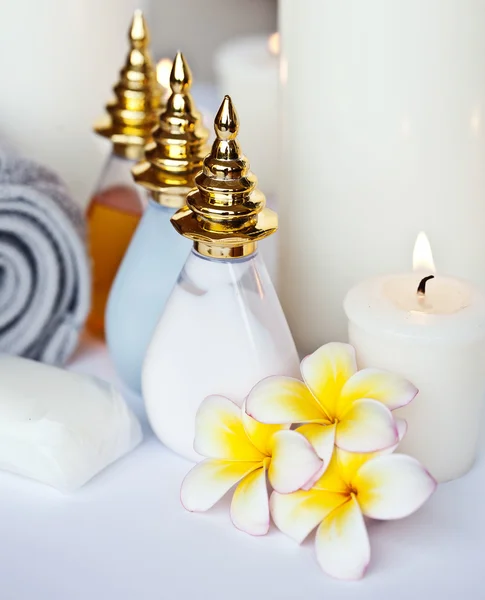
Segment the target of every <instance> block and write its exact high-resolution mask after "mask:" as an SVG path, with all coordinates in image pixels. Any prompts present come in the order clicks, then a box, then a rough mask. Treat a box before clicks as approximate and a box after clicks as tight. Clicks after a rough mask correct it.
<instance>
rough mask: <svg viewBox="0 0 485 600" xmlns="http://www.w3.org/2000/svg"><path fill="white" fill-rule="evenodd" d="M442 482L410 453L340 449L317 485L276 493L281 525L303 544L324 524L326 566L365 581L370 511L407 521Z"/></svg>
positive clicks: (321, 538) (321, 556)
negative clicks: (367, 518)
mask: <svg viewBox="0 0 485 600" xmlns="http://www.w3.org/2000/svg"><path fill="white" fill-rule="evenodd" d="M436 485H437V484H436V481H435V480H434V479H433V478H432V477H431V475H430V474H429V473H428V472H427V471H426V470H425V469H424V468H423V467H422V466H421V465H420V464H419V462H418V461H417V460H415V459H414V458H411V457H410V456H406V455H404V454H389V453H381V454H371V453H369V454H357V453H351V452H345V451H343V450H339V449H337V450H336V451H335V453H334V455H333V457H332V460H331V462H330V465H329V467H328V468H327V470H326V471H325V473H324V474H323V476H322V477H321V478H320V479H319V480H318V481H317V483H316V484H315V485H314V487H313V488H312V489H310V490H308V491H305V490H300V491H297V492H295V493H293V494H286V495H282V494H279V493H277V492H273V494H272V495H271V515H272V517H273V520H274V522H275V524H276V526H277V527H278V528H279V529H280V530H281V531H283V533H286V534H287V535H289V536H290V537H292V538H293V539H295V540H296V541H297V542H298V543H301V542H302V541H303V540H304V539H305V538H306V537H307V536H308V535H309V534H310V532H311V531H313V529H315V527H317V526H318V529H317V533H316V538H315V549H316V555H317V560H318V562H319V564H320V566H321V568H322V569H323V570H324V571H325V572H326V573H327V574H328V575H331V576H332V577H336V578H338V579H360V578H361V577H362V576H363V575H364V573H365V571H366V569H367V566H368V564H369V561H370V544H369V538H368V535H367V529H366V525H365V522H364V515H365V516H366V517H370V518H373V519H383V520H390V519H401V518H403V517H406V516H408V515H410V514H411V513H413V512H414V511H416V510H417V509H418V508H419V507H420V506H421V505H422V504H423V503H424V502H425V501H426V500H427V499H428V498H429V497H430V496H431V494H432V493H433V492H434V490H435V488H436Z"/></svg>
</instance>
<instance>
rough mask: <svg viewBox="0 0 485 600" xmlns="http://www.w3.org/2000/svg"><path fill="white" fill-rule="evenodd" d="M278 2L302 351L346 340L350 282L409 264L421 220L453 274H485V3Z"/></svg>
mask: <svg viewBox="0 0 485 600" xmlns="http://www.w3.org/2000/svg"><path fill="white" fill-rule="evenodd" d="M279 9H280V10H279V18H280V32H281V42H282V56H281V58H282V66H283V69H282V76H283V89H282V140H283V157H282V163H281V168H280V173H281V177H282V181H281V188H280V189H281V193H280V194H279V198H278V201H279V213H280V224H281V235H280V242H281V245H282V257H281V258H282V260H281V279H282V281H281V286H280V289H279V292H280V297H281V300H282V303H283V307H284V309H285V312H286V314H287V316H288V320H289V323H290V326H291V327H292V330H293V332H294V335H295V340H296V343H297V346H299V348H300V350H301V351H302V352H304V353H308V352H312V351H313V350H314V349H315V348H317V347H318V346H319V345H321V344H322V343H323V342H325V341H332V340H339V339H341V340H344V339H345V337H346V320H345V315H344V312H343V310H342V298H343V297H344V295H345V292H346V291H347V290H348V289H349V288H350V287H352V285H354V284H356V283H357V282H358V281H362V279H365V278H367V277H372V276H375V275H379V274H382V275H383V274H385V273H389V272H392V271H393V270H395V269H398V270H401V269H402V270H405V269H406V264H407V261H408V256H407V254H406V251H405V248H406V244H409V245H412V243H413V241H414V238H415V236H416V232H417V231H419V230H420V229H425V230H426V231H427V232H428V233H429V234H430V236H431V238H432V239H433V246H434V249H435V252H436V256H437V257H438V258H440V265H442V267H443V269H444V271H445V272H446V273H449V274H452V275H459V276H462V277H465V278H467V279H470V280H471V281H473V282H475V283H479V284H481V283H485V235H484V223H485V201H484V199H485V168H484V165H485V135H484V123H485V121H484V119H485V114H484V112H483V111H484V109H485V35H484V34H483V32H484V28H485V2H479V1H477V0H460V1H458V0H426V1H425V2H423V0H402V1H399V2H398V1H396V2H391V1H389V0H366V1H365V2H363V1H362V0H305V1H304V2H295V0H280V3H279ZM241 120H242V119H241ZM296 202H297V203H298V206H299V207H300V208H302V209H306V213H304V212H301V213H300V215H305V218H302V217H301V216H300V217H299V218H295V214H294V206H295V203H296ZM396 224H398V226H397V225H396ZM450 239H453V240H457V243H456V244H455V246H454V248H453V253H450V254H449V255H447V256H444V253H445V251H446V248H447V247H448V246H449V242H450ZM375 240H379V243H378V244H376V243H375ZM403 240H404V242H405V243H404V244H403ZM382 248H385V249H386V251H385V253H383V252H382ZM441 254H443V256H441ZM334 257H338V260H337V259H335V258H334ZM302 307H304V310H302Z"/></svg>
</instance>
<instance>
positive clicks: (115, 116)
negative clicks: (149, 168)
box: [94, 10, 162, 160]
mask: <svg viewBox="0 0 485 600" xmlns="http://www.w3.org/2000/svg"><path fill="white" fill-rule="evenodd" d="M128 39H129V41H130V51H129V53H128V57H127V59H126V64H125V66H124V67H123V69H122V70H121V71H120V80H119V82H118V83H117V84H116V85H115V86H114V88H113V91H114V93H115V98H114V99H113V100H112V101H111V102H109V103H108V104H107V105H106V111H107V112H108V114H107V115H106V116H105V117H104V118H103V119H102V120H101V121H100V122H98V123H96V124H95V126H94V130H95V131H96V133H99V134H100V135H102V136H104V137H107V138H109V139H110V140H111V142H112V143H113V152H114V153H115V154H116V155H118V156H122V157H124V158H129V159H132V160H138V159H140V158H141V157H142V156H143V149H144V147H145V144H146V143H147V141H148V140H149V139H150V135H151V132H152V130H153V128H154V127H155V125H156V124H157V122H158V115H159V114H160V111H161V110H162V106H161V98H162V88H161V86H160V85H159V83H158V81H157V75H156V69H155V67H154V65H153V61H152V58H151V55H150V51H149V50H148V45H149V42H150V36H149V33H148V28H147V24H146V21H145V17H144V16H143V13H142V11H141V10H136V11H135V13H134V15H133V21H132V23H131V27H130V31H129V33H128Z"/></svg>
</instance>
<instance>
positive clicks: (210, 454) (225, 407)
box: [194, 396, 264, 461]
mask: <svg viewBox="0 0 485 600" xmlns="http://www.w3.org/2000/svg"><path fill="white" fill-rule="evenodd" d="M194 450H195V451H196V452H198V453H199V454H201V455H202V456H205V457H207V458H217V459H226V460H242V461H251V460H260V461H261V460H263V458H264V454H263V453H262V452H260V451H259V450H258V449H257V448H256V446H255V445H254V444H253V443H252V442H251V440H250V439H249V438H248V436H247V434H246V431H245V429H244V425H243V422H242V411H241V407H240V406H238V405H237V404H235V403H234V402H232V400H229V398H225V397H224V396H209V397H207V398H206V399H205V400H204V401H203V402H202V404H201V405H200V407H199V410H198V411H197V415H196V418H195V441H194Z"/></svg>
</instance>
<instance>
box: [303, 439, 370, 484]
mask: <svg viewBox="0 0 485 600" xmlns="http://www.w3.org/2000/svg"><path fill="white" fill-rule="evenodd" d="M340 452H341V451H340V450H339V449H338V448H335V450H334V453H333V455H332V458H331V460H330V464H329V465H328V466H327V468H326V469H325V472H324V473H323V475H322V476H321V477H320V479H319V480H318V481H317V482H316V483H315V485H314V486H313V488H314V489H317V490H322V491H326V492H333V493H336V494H348V493H349V485H348V482H347V480H346V478H345V472H344V471H343V470H342V469H341V466H340V461H339V460H338V454H339V453H340ZM355 456H362V455H360V454H359V455H357V454H356V455H355Z"/></svg>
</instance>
